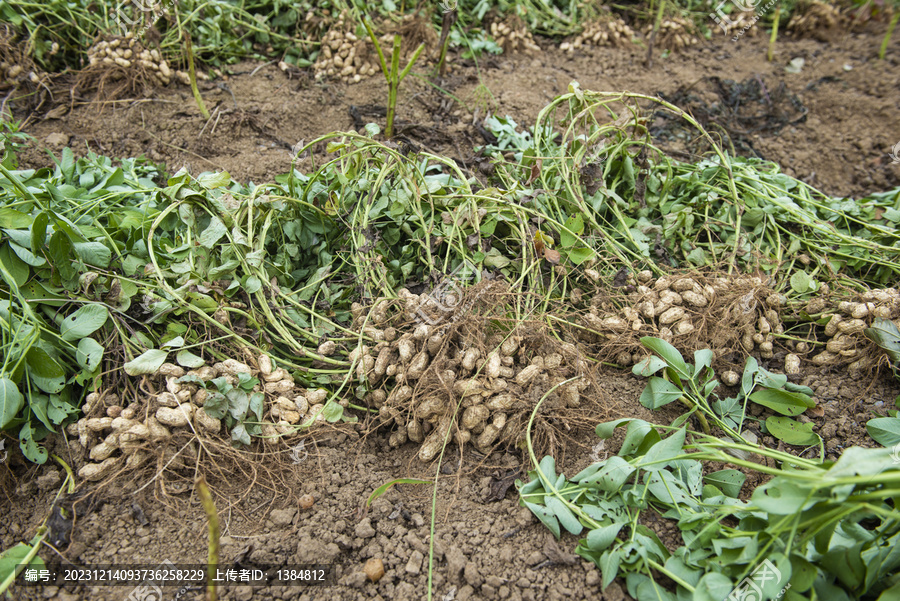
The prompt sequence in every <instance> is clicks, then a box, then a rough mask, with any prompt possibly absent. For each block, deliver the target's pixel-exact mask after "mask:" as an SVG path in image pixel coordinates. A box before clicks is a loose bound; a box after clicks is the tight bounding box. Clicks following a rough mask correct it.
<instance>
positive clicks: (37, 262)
mask: <svg viewBox="0 0 900 601" xmlns="http://www.w3.org/2000/svg"><path fill="white" fill-rule="evenodd" d="M9 247H10V248H11V249H12V251H13V252H14V253H16V256H17V257H19V258H20V259H22V261H23V262H24V263H26V264H28V265H31V266H32V267H43V266H44V265H46V264H47V260H46V259H45V258H44V257H39V256H37V255H35V254H34V253H32V252H31V251H30V250H28V249H27V248H25V247H24V246H19V245H18V244H16V243H15V242H12V241H10V243H9Z"/></svg>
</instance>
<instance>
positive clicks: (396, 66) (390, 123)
mask: <svg viewBox="0 0 900 601" xmlns="http://www.w3.org/2000/svg"><path fill="white" fill-rule="evenodd" d="M363 24H364V25H365V26H366V31H367V32H368V33H369V38H370V39H371V40H372V43H373V44H374V45H375V51H376V52H377V53H378V62H379V63H380V64H381V72H382V73H384V78H385V80H387V84H388V103H387V123H386V125H385V127H384V135H385V137H387V138H390V137H391V136H393V135H394V114H395V113H396V111H397V91H398V90H399V89H400V82H402V81H403V79H404V78H405V77H406V76H407V75H408V74H409V71H410V69H412V66H413V64H415V62H416V60H417V59H418V58H419V55H420V54H422V50H424V49H425V44H424V43H422V44H419V47H418V48H416V50H415V52H413V53H412V56H411V57H410V59H409V62H408V63H407V64H406V67H404V68H403V70H402V71H401V70H400V41H401V38H400V34H396V33H395V34H394V47H393V50H392V51H391V65H390V67H388V64H387V61H386V59H385V58H384V52H383V51H382V49H381V44H380V43H379V42H378V38H377V37H375V32H374V31H372V26H371V25H370V24H369V21H368V19H364V20H363Z"/></svg>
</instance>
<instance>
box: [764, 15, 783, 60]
mask: <svg viewBox="0 0 900 601" xmlns="http://www.w3.org/2000/svg"><path fill="white" fill-rule="evenodd" d="M779 20H781V7H780V6H779V7H778V8H776V9H775V16H774V17H772V35H771V36H770V37H769V52H768V54H767V55H766V59H767V60H768V61H769V62H770V63H771V62H772V61H773V60H775V40H776V39H777V38H778V21H779Z"/></svg>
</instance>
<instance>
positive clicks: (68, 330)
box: [59, 303, 109, 341]
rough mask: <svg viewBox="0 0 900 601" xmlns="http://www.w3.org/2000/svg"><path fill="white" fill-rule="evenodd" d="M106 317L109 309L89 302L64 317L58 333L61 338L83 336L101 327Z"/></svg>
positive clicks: (70, 338)
mask: <svg viewBox="0 0 900 601" xmlns="http://www.w3.org/2000/svg"><path fill="white" fill-rule="evenodd" d="M108 318H109V310H108V309H107V308H106V307H105V306H103V305H101V304H99V303H90V304H88V305H84V306H83V307H81V308H79V309H78V310H77V311H75V312H74V313H72V314H71V315H69V316H68V317H66V318H65V319H64V320H63V322H62V323H61V324H60V326H59V333H60V335H61V336H62V339H63V340H69V341H71V340H77V339H79V338H84V337H86V336H90V335H91V334H93V333H94V332H96V331H97V330H99V329H100V328H101V327H103V324H105V323H106V320H107V319H108Z"/></svg>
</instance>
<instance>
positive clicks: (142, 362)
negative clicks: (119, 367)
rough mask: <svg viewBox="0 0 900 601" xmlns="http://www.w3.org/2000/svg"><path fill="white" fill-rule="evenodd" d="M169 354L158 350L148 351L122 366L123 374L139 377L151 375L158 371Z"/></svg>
mask: <svg viewBox="0 0 900 601" xmlns="http://www.w3.org/2000/svg"><path fill="white" fill-rule="evenodd" d="M168 354H169V353H167V352H166V351H163V350H160V349H150V350H149V351H147V352H145V353H144V354H142V355H141V356H139V357H136V358H135V359H133V360H132V361H129V362H128V363H126V364H125V365H124V369H125V373H126V374H128V375H129V376H140V375H143V374H152V373H155V372H156V370H158V369H159V368H160V367H161V366H162V364H163V363H165V362H166V357H167V356H168Z"/></svg>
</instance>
